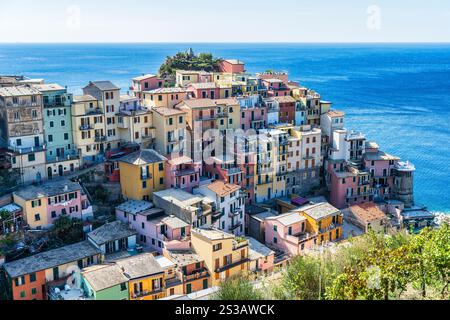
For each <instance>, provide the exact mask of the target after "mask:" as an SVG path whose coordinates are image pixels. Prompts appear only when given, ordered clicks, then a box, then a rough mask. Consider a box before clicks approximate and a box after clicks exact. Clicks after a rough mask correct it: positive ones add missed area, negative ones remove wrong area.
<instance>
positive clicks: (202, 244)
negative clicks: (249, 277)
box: [191, 228, 249, 286]
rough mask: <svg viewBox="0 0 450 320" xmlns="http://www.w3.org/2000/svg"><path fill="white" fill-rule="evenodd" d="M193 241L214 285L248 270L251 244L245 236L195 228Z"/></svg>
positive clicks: (195, 249)
mask: <svg viewBox="0 0 450 320" xmlns="http://www.w3.org/2000/svg"><path fill="white" fill-rule="evenodd" d="M191 243H192V248H193V249H194V251H195V252H196V253H197V254H198V255H199V256H200V257H201V258H202V259H203V260H204V261H205V267H206V269H208V271H209V273H210V275H211V278H212V279H211V285H212V286H216V285H218V284H219V283H220V282H221V281H222V280H225V279H228V278H229V277H231V276H234V275H238V274H243V273H245V272H247V271H248V268H249V258H248V252H249V246H248V241H247V240H246V239H245V238H241V237H236V236H234V235H232V234H230V233H226V232H224V231H221V230H218V229H198V228H195V229H192V231H191Z"/></svg>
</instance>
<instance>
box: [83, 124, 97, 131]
mask: <svg viewBox="0 0 450 320" xmlns="http://www.w3.org/2000/svg"><path fill="white" fill-rule="evenodd" d="M79 128H80V130H82V131H83V130H92V129H94V126H93V125H92V124H82V125H80V127H79Z"/></svg>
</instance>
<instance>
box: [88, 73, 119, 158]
mask: <svg viewBox="0 0 450 320" xmlns="http://www.w3.org/2000/svg"><path fill="white" fill-rule="evenodd" d="M83 94H85V95H91V96H93V97H95V98H96V99H97V100H99V101H100V102H101V103H102V106H103V109H101V111H102V112H103V115H104V117H105V122H104V135H102V136H96V140H97V141H96V142H99V143H102V144H103V148H104V149H105V150H107V149H116V148H118V147H119V133H118V131H117V119H116V113H117V112H118V111H119V109H120V88H119V87H117V86H116V85H115V84H113V83H112V82H110V81H95V82H92V81H91V82H89V84H88V85H87V86H86V87H84V88H83Z"/></svg>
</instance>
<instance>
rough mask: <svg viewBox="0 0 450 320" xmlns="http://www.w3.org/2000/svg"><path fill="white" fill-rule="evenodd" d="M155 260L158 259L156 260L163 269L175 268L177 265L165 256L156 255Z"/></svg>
mask: <svg viewBox="0 0 450 320" xmlns="http://www.w3.org/2000/svg"><path fill="white" fill-rule="evenodd" d="M155 260H156V262H158V264H159V266H160V267H161V268H163V269H167V268H173V267H175V266H176V265H175V263H173V262H172V261H170V260H169V259H168V258H166V257H164V256H156V257H155Z"/></svg>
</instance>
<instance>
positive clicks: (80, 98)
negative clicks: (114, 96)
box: [73, 94, 97, 102]
mask: <svg viewBox="0 0 450 320" xmlns="http://www.w3.org/2000/svg"><path fill="white" fill-rule="evenodd" d="M96 100H97V99H96V98H94V97H93V96H91V95H89V94H84V95H81V96H73V102H88V101H96Z"/></svg>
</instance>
